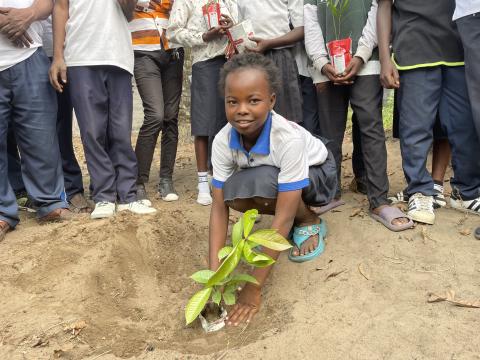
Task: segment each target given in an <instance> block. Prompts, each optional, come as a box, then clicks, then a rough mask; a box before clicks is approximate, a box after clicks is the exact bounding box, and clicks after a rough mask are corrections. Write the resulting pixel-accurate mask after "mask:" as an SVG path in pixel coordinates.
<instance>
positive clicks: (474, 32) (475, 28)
mask: <svg viewBox="0 0 480 360" xmlns="http://www.w3.org/2000/svg"><path fill="white" fill-rule="evenodd" d="M457 27H458V32H459V33H460V37H461V38H462V43H463V50H464V53H465V76H466V78H467V89H468V96H469V98H470V104H471V106H472V113H473V123H474V124H475V128H476V130H477V134H478V138H479V139H480V13H476V14H473V15H469V16H465V17H463V18H460V19H458V20H457Z"/></svg>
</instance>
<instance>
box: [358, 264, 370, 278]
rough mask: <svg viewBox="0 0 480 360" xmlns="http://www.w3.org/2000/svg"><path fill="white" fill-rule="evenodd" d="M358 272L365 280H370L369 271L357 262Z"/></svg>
mask: <svg viewBox="0 0 480 360" xmlns="http://www.w3.org/2000/svg"><path fill="white" fill-rule="evenodd" d="M358 272H359V273H360V274H361V275H362V276H363V277H364V278H365V279H367V280H370V274H369V271H367V269H366V268H365V265H364V264H362V263H360V264H358Z"/></svg>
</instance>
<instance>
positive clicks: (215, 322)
mask: <svg viewBox="0 0 480 360" xmlns="http://www.w3.org/2000/svg"><path fill="white" fill-rule="evenodd" d="M198 318H199V319H200V323H201V324H202V328H203V330H205V332H206V333H212V332H215V331H219V330H221V329H223V328H224V327H225V319H226V318H227V310H225V309H224V308H223V307H221V306H218V305H217V304H214V303H208V304H207V305H206V306H205V309H204V310H203V311H202V312H201V313H200V315H198Z"/></svg>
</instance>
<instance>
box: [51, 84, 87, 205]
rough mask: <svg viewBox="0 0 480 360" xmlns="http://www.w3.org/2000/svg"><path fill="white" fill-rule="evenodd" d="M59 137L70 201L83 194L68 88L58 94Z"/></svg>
mask: <svg viewBox="0 0 480 360" xmlns="http://www.w3.org/2000/svg"><path fill="white" fill-rule="evenodd" d="M57 102H58V112H57V135H58V144H59V146H60V155H61V157H62V169H63V179H64V182H65V192H66V193H67V199H68V200H70V199H71V198H72V197H73V196H74V195H76V194H83V193H84V189H83V177H82V170H80V166H79V165H78V161H77V158H76V157H75V152H74V150H73V141H72V122H73V105H72V100H71V99H70V87H69V86H66V87H65V88H64V91H63V93H61V94H60V93H57Z"/></svg>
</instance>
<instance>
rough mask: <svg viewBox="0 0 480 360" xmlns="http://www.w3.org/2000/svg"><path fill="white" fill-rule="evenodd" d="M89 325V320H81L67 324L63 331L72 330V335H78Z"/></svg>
mask: <svg viewBox="0 0 480 360" xmlns="http://www.w3.org/2000/svg"><path fill="white" fill-rule="evenodd" d="M86 327H87V322H86V321H85V320H80V321H77V322H74V323H73V324H70V325H68V326H66V327H65V328H64V329H63V331H65V332H71V333H72V335H78V334H80V332H81V331H82V330H83V329H85V328H86Z"/></svg>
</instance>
